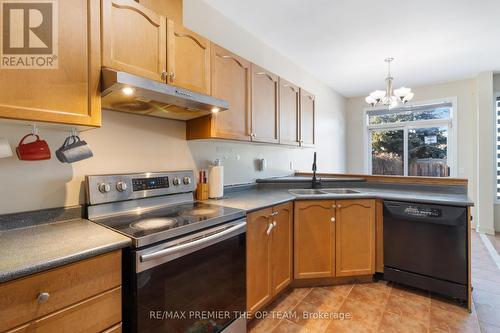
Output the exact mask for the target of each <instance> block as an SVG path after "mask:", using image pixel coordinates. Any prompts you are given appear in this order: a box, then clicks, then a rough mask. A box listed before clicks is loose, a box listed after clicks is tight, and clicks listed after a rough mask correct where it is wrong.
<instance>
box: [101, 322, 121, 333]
mask: <svg viewBox="0 0 500 333" xmlns="http://www.w3.org/2000/svg"><path fill="white" fill-rule="evenodd" d="M102 333H122V324H121V323H120V324H118V325H116V326H113V327H111V328H109V329H107V330H105V331H103V332H102Z"/></svg>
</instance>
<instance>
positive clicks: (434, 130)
mask: <svg viewBox="0 0 500 333" xmlns="http://www.w3.org/2000/svg"><path fill="white" fill-rule="evenodd" d="M408 175H409V176H427V177H448V176H449V175H450V171H449V166H448V127H428V128H418V129H408Z"/></svg>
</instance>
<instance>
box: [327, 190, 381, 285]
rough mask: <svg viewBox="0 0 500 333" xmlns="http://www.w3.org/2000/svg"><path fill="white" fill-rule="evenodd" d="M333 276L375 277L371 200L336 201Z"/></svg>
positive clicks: (373, 202)
mask: <svg viewBox="0 0 500 333" xmlns="http://www.w3.org/2000/svg"><path fill="white" fill-rule="evenodd" d="M336 206H337V207H336V208H337V209H336V211H337V213H336V222H335V223H336V226H335V232H336V235H335V243H336V247H335V248H336V253H335V263H336V265H335V272H336V273H335V275H336V276H338V277H341V276H358V275H371V274H374V273H375V200H338V201H337V203H336Z"/></svg>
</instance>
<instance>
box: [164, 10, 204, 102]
mask: <svg viewBox="0 0 500 333" xmlns="http://www.w3.org/2000/svg"><path fill="white" fill-rule="evenodd" d="M167 72H168V73H169V76H168V79H167V82H168V83H169V84H172V85H175V86H178V87H182V88H186V89H189V90H192V91H196V92H199V93H202V94H206V95H209V94H210V42H209V41H208V40H207V39H205V38H203V37H201V36H200V35H198V34H196V33H194V32H193V31H190V30H189V29H186V28H185V27H183V26H182V25H180V24H178V23H174V21H171V20H167Z"/></svg>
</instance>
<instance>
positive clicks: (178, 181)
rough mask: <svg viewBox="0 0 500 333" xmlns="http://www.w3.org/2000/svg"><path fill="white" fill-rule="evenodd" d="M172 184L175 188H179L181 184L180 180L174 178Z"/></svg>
mask: <svg viewBox="0 0 500 333" xmlns="http://www.w3.org/2000/svg"><path fill="white" fill-rule="evenodd" d="M172 183H173V184H174V185H175V186H179V185H180V184H181V180H180V179H179V178H177V177H175V178H174V180H173V181H172Z"/></svg>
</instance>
